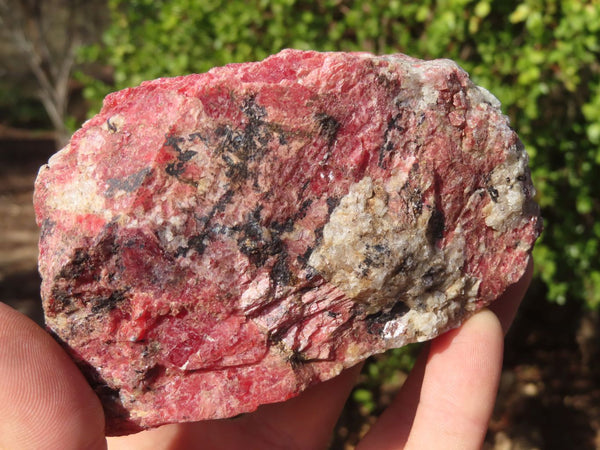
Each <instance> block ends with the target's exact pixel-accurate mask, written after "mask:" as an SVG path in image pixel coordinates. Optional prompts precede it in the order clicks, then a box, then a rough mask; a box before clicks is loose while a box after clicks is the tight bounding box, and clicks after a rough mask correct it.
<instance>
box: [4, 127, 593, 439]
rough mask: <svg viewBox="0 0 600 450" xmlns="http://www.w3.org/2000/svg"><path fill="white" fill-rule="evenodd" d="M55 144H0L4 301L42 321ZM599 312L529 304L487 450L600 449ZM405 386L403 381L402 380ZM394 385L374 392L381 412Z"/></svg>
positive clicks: (348, 424) (346, 422) (346, 430)
mask: <svg viewBox="0 0 600 450" xmlns="http://www.w3.org/2000/svg"><path fill="white" fill-rule="evenodd" d="M53 150H54V147H53V142H52V140H51V139H49V138H46V139H26V138H24V137H22V136H16V137H13V138H12V139H7V138H4V139H2V140H0V299H1V300H2V301H4V302H6V303H8V304H10V305H12V306H13V307H15V308H17V309H18V310H20V311H22V312H23V313H25V314H27V315H29V316H30V317H32V318H33V319H34V320H36V321H37V322H38V323H42V320H43V318H42V313H41V308H40V300H39V283H40V278H39V275H38V273H37V269H36V256H37V227H36V225H35V222H34V214H33V207H32V204H31V196H32V192H33V181H34V179H35V174H36V173H37V169H38V168H39V166H40V165H41V164H43V163H44V162H45V161H46V160H47V159H48V157H49V156H50V155H51V154H52V153H53ZM598 330H600V321H599V319H598V314H593V313H589V312H588V313H582V311H580V309H579V307H578V306H577V305H574V304H568V305H567V306H557V305H550V304H548V303H547V302H546V301H545V300H544V299H543V290H542V289H541V288H538V289H535V288H534V292H533V295H530V296H529V297H528V298H527V300H526V301H525V303H524V305H523V307H522V309H521V312H520V315H519V317H518V320H517V321H516V323H515V325H514V326H513V329H512V330H511V332H510V334H509V336H508V338H507V345H506V348H507V350H506V359H505V369H504V372H503V375H502V382H501V388H500V393H499V397H498V401H497V404H496V412H495V414H494V417H493V419H492V421H491V423H490V429H489V433H488V437H487V440H486V444H485V448H486V449H496V450H511V449H514V450H517V449H519V450H520V449H594V448H598V449H600V366H599V364H598V356H600V353H599V352H598V348H599V345H598V333H599V331H598ZM399 379H400V380H401V379H402V377H401V376H400V377H399ZM397 384H398V383H396V386H393V385H392V386H384V388H383V389H380V392H379V393H377V396H376V400H377V402H378V405H377V408H376V413H377V411H380V410H381V409H383V407H384V406H385V404H386V402H389V400H390V399H391V398H392V397H393V391H394V389H397ZM373 420H375V416H374V415H373V414H362V413H361V409H360V407H359V406H358V405H357V404H355V403H354V402H353V401H349V404H348V407H347V408H346V410H345V412H344V414H343V416H342V418H341V420H340V424H339V426H338V428H337V431H336V439H335V443H334V445H333V447H334V448H336V449H337V448H340V449H351V448H353V443H355V442H356V440H357V439H358V436H359V435H360V434H361V433H364V432H365V431H366V430H367V429H368V424H369V423H370V422H372V421H373Z"/></svg>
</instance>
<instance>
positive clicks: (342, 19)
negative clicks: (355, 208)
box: [82, 0, 600, 308]
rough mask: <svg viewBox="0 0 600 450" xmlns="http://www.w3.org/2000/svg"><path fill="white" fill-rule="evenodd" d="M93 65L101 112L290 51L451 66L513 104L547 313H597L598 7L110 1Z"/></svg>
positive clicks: (446, 1) (460, 0)
mask: <svg viewBox="0 0 600 450" xmlns="http://www.w3.org/2000/svg"><path fill="white" fill-rule="evenodd" d="M109 7H110V10H111V15H112V22H111V25H110V27H109V28H108V29H107V30H106V32H105V34H104V39H103V43H102V45H97V46H92V47H87V48H86V49H85V52H84V53H83V55H82V56H83V58H84V59H86V60H88V61H92V60H93V61H101V62H103V63H107V64H109V65H111V66H112V67H113V68H114V85H113V86H107V85H104V84H102V83H100V82H98V81H96V80H93V79H91V78H89V77H87V78H85V80H86V82H87V86H88V87H87V91H86V92H87V94H88V97H89V98H90V99H91V100H92V101H93V105H94V108H95V109H97V108H98V106H99V103H100V101H101V99H102V98H103V96H104V95H105V94H106V93H107V92H108V91H110V90H115V89H120V88H123V87H126V86H130V85H136V84H138V83H140V82H141V81H142V80H144V79H150V78H156V77H159V76H173V75H181V74H186V73H190V72H202V71H206V70H208V69H209V68H210V67H213V66H215V65H222V64H226V63H229V62H239V61H249V60H257V59H262V58H264V57H265V56H267V55H269V54H271V53H275V52H277V51H279V50H281V49H282V48H285V47H294V48H300V49H309V48H310V49H316V50H345V51H349V50H366V51H371V52H374V53H393V52H404V53H407V54H410V55H413V56H416V57H420V58H437V57H446V58H452V59H454V60H456V61H457V62H459V64H461V65H462V66H463V67H464V68H465V69H466V70H468V71H469V72H470V74H471V76H472V78H473V79H474V80H475V81H476V82H477V83H478V84H481V85H483V86H485V87H487V88H488V89H489V90H490V91H491V92H493V93H494V94H495V95H496V96H497V97H498V98H499V99H500V100H501V101H502V103H503V105H504V110H505V112H506V114H507V115H508V116H509V117H510V119H511V123H512V125H513V127H514V128H515V129H516V130H517V131H518V132H519V134H520V136H521V138H522V140H523V142H524V143H525V146H526V148H527V150H528V152H529V154H530V156H531V163H532V169H533V176H534V182H535V184H536V186H537V189H538V197H537V199H538V201H539V203H540V205H541V206H542V211H543V216H544V218H545V232H544V233H543V236H542V238H541V240H540V242H539V243H538V245H537V247H536V249H535V251H534V254H535V258H536V263H537V272H536V273H537V276H538V277H539V279H541V280H542V281H543V282H544V283H545V285H546V286H547V296H548V298H549V299H550V300H552V301H555V302H559V303H564V302H565V301H567V300H569V301H582V302H583V303H584V304H585V305H587V306H589V307H591V308H597V307H598V306H599V305H600V258H598V256H597V254H598V247H599V242H600V222H597V221H596V218H597V217H600V214H599V212H600V176H599V175H598V173H599V170H600V65H599V63H598V61H599V60H600V58H599V56H600V2H598V1H597V0H587V1H583V0H565V1H559V0H521V1H514V0H479V1H469V0H438V1H433V0H424V1H400V0H388V1H383V0H376V1H371V2H363V1H348V0H320V1H299V0H298V1H296V0H274V1H265V0H253V1H227V0H212V1H210V0H207V1H203V2H199V1H194V0H168V1H167V0H133V1H126V0H110V1H109Z"/></svg>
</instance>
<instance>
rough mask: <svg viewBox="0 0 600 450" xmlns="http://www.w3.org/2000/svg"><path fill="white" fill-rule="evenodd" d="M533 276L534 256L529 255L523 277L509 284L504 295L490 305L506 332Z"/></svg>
mask: <svg viewBox="0 0 600 450" xmlns="http://www.w3.org/2000/svg"><path fill="white" fill-rule="evenodd" d="M532 277H533V258H532V257H529V263H528V264H527V269H525V273H524V274H523V276H522V277H521V279H520V280H519V281H518V282H516V283H515V284H513V285H512V286H509V287H508V289H506V291H505V292H504V294H502V296H501V297H500V298H499V299H498V300H496V301H495V302H494V303H492V304H491V305H490V307H489V308H490V310H492V311H493V312H494V313H495V314H496V316H498V319H500V323H501V324H502V330H503V331H504V334H506V333H507V332H508V329H509V328H510V326H511V324H512V323H513V320H514V319H515V315H516V314H517V310H518V309H519V305H520V304H521V301H522V300H523V297H524V296H525V292H527V288H528V287H529V284H530V283H531V278H532Z"/></svg>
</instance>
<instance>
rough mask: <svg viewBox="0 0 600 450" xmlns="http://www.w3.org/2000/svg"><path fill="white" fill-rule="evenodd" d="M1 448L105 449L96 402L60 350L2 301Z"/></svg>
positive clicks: (90, 391) (0, 334) (41, 332)
mask: <svg viewBox="0 0 600 450" xmlns="http://www.w3.org/2000/svg"><path fill="white" fill-rule="evenodd" d="M0 448H1V449H13V448H14V449H21V448H28V449H38V448H44V449H71V448H72V449H80V448H86V449H103V448H106V441H105V438H104V414H103V411H102V407H101V405H100V401H99V400H98V398H97V397H96V396H95V394H94V392H93V391H92V389H91V388H90V387H89V386H88V384H87V382H86V381H85V379H84V377H83V375H82V374H81V373H80V372H79V370H78V369H77V366H76V365H75V364H74V363H73V362H72V361H71V360H70V359H69V357H68V356H67V354H66V353H65V352H64V351H63V349H62V348H61V347H60V346H59V345H58V344H57V343H56V342H55V341H54V340H53V339H52V338H51V337H50V336H49V335H48V334H47V333H46V332H45V331H44V330H42V329H41V328H40V327H38V326H37V325H36V324H35V323H34V322H32V321H31V320H30V319H28V318H27V317H25V316H23V315H22V314H20V313H18V312H17V311H15V310H13V309H12V308H10V307H8V306H7V305H5V304H3V303H0Z"/></svg>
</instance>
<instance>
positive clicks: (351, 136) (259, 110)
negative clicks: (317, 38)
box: [35, 50, 541, 434]
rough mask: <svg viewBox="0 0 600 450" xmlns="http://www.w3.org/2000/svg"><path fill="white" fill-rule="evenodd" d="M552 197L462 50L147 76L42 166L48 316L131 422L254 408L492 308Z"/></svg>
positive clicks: (309, 57) (126, 429) (513, 277)
mask: <svg viewBox="0 0 600 450" xmlns="http://www.w3.org/2000/svg"><path fill="white" fill-rule="evenodd" d="M533 195H534V189H533V186H532V184H531V179H530V175H529V170H528V167H527V155H526V153H525V151H524V149H523V146H522V144H521V143H520V141H519V140H518V138H517V135H516V134H515V133H514V132H513V131H512V130H511V129H510V128H509V126H508V123H507V120H506V118H505V117H504V116H503V115H502V114H501V111H500V105H499V103H498V101H497V100H496V99H495V98H494V97H493V96H492V95H491V94H489V93H488V92H487V91H486V90H484V89H482V88H480V87H477V86H475V85H474V84H473V83H472V82H471V81H470V80H469V78H468V76H467V74H466V73H465V72H463V71H462V70H461V69H460V68H459V67H458V66H457V65H456V64H455V63H453V62H451V61H448V60H436V61H429V62H426V61H420V60H417V59H413V58H410V57H407V56H404V55H400V54H398V55H391V56H381V57H375V56H372V55H370V54H366V53H316V52H301V51H295V50H285V51H283V52H281V53H279V54H277V55H274V56H272V57H270V58H267V59H266V60H264V61H262V62H258V63H247V64H234V65H229V66H226V67H221V68H215V69H213V70H211V71H210V72H208V73H205V74H200V75H189V76H185V77H179V78H173V79H158V80H154V81H149V82H145V83H143V84H142V85H141V86H139V87H137V88H133V89H126V90H123V91H120V92H116V93H114V94H111V95H109V96H108V97H107V98H106V100H105V102H104V107H103V109H102V111H101V112H100V113H99V114H98V115H97V116H96V117H94V118H93V119H91V120H90V121H88V122H87V123H85V124H84V126H83V128H82V129H80V130H79V131H77V132H76V133H75V135H74V136H73V139H72V140H71V143H70V144H69V145H68V146H67V147H65V148H64V149H63V150H61V151H60V152H59V153H57V154H56V155H55V156H53V157H52V158H51V159H50V161H49V163H48V165H46V166H44V167H43V168H42V169H41V170H40V174H39V176H38V179H37V182H36V193H35V207H36V212H37V218H38V222H39V224H40V226H41V228H42V236H41V240H40V260H39V266H40V271H41V273H42V276H43V284H42V296H43V301H44V308H45V313H46V320H47V325H48V327H49V329H50V330H51V331H52V333H53V334H54V335H55V336H56V337H57V339H58V340H59V341H61V342H62V343H63V344H64V346H65V348H66V349H67V351H68V352H69V353H70V354H71V355H72V356H73V358H74V359H75V360H76V362H77V363H78V364H79V365H80V366H81V368H82V370H83V371H84V373H85V374H86V376H87V377H88V379H89V380H90V383H91V384H92V386H93V387H94V388H95V390H96V392H97V393H98V395H99V396H100V398H101V400H102V402H103V404H104V407H105V410H106V415H107V420H108V422H107V423H108V433H109V434H125V433H130V432H133V431H137V430H139V429H143V428H148V427H155V426H158V425H161V424H164V423H170V422H182V421H196V420H201V419H213V418H221V417H230V416H234V415H237V414H239V413H243V412H247V411H252V410H254V409H255V408H256V407H257V406H259V405H260V404H264V403H270V402H279V401H282V400H286V399H288V398H290V397H293V396H295V395H297V394H298V393H300V392H301V391H302V390H303V389H305V388H306V387H307V386H309V385H311V384H314V383H316V382H319V381H322V380H326V379H329V378H331V377H334V376H335V375H337V374H338V373H339V372H340V371H341V370H342V369H344V368H345V367H349V366H352V365H353V364H356V363H357V362H359V361H361V360H363V359H365V358H366V357H368V356H369V355H371V354H374V353H378V352H383V351H385V350H386V349H389V348H392V347H399V346H402V345H405V344H407V343H409V342H414V341H422V340H426V339H431V338H433V337H435V336H437V335H439V334H440V333H443V332H444V331H446V330H448V329H450V328H452V327H456V326H458V325H459V324H460V323H461V322H462V321H463V320H464V319H465V318H466V317H468V316H470V315H471V314H473V313H474V312H475V311H476V310H478V309H480V308H482V307H483V306H485V305H487V304H489V303H490V302H491V301H493V300H494V299H495V298H497V297H498V296H499V295H500V294H501V293H502V292H503V291H504V290H505V289H506V287H507V286H508V285H510V284H511V283H514V282H515V281H517V280H518V279H519V277H520V276H521V275H522V274H523V271H524V270H525V267H526V264H527V260H528V257H529V252H530V250H531V247H532V245H533V243H534V241H535V239H536V237H537V236H538V234H539V231H540V226H541V221H540V219H539V217H538V208H537V205H536V204H535V203H534V202H533V200H532V197H533Z"/></svg>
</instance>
